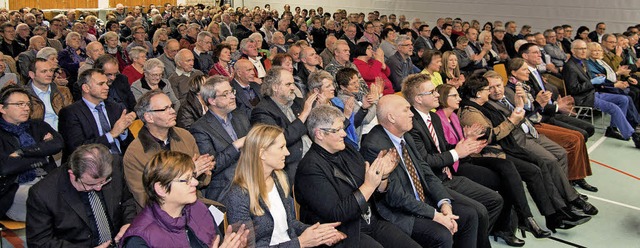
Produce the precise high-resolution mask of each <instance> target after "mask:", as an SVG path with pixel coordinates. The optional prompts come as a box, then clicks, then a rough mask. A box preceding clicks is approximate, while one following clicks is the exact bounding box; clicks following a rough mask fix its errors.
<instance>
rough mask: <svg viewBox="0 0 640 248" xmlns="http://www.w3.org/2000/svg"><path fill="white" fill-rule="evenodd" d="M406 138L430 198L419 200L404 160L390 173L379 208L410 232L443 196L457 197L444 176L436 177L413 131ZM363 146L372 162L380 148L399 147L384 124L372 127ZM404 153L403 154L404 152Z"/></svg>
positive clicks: (432, 212)
mask: <svg viewBox="0 0 640 248" xmlns="http://www.w3.org/2000/svg"><path fill="white" fill-rule="evenodd" d="M404 140H405V142H406V145H407V150H408V152H409V156H410V157H411V161H413V164H414V166H415V168H416V171H417V173H418V176H419V177H420V179H421V180H420V181H421V183H422V186H423V189H424V193H425V197H426V199H425V201H426V202H422V201H418V200H416V197H415V194H414V192H413V188H412V186H411V178H409V175H408V174H407V172H406V171H405V169H404V164H402V163H403V162H402V160H400V161H398V163H399V164H398V166H397V167H396V168H395V170H394V171H393V172H391V174H390V175H389V183H388V186H387V193H386V194H385V196H384V199H383V200H382V204H378V211H379V212H380V215H382V217H384V218H385V219H386V220H388V221H389V222H391V223H393V224H396V225H397V226H398V227H399V228H400V229H402V230H403V231H404V232H406V233H409V234H410V233H412V232H413V225H414V222H415V219H416V218H426V219H433V217H434V214H435V213H436V209H435V208H434V207H433V206H437V203H438V202H439V201H440V200H442V199H450V200H454V199H453V198H452V197H451V195H450V194H449V193H448V192H447V190H446V189H445V187H444V186H443V185H442V181H441V180H440V178H438V177H436V176H435V175H434V174H433V172H432V171H431V168H429V165H427V163H426V162H424V160H422V159H421V158H420V155H419V154H418V152H417V149H416V145H415V143H414V142H413V138H412V137H411V135H409V134H408V133H405V134H404ZM361 147H362V148H361V149H360V152H361V153H362V154H363V156H364V158H365V160H367V161H369V163H372V162H373V161H374V160H375V159H376V157H377V156H378V153H379V152H380V151H382V150H386V149H389V148H394V149H395V147H394V145H393V142H392V141H391V139H390V138H389V136H388V135H387V133H386V132H385V131H384V129H383V127H382V126H381V125H377V126H375V127H374V128H373V129H371V131H370V132H369V133H368V134H367V136H365V138H364V139H363V141H362V144H361ZM400 156H402V155H401V154H400Z"/></svg>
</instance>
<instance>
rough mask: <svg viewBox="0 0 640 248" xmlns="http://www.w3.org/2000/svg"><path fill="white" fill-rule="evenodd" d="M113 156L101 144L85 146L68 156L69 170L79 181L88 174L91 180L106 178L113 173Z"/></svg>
mask: <svg viewBox="0 0 640 248" xmlns="http://www.w3.org/2000/svg"><path fill="white" fill-rule="evenodd" d="M112 163H113V156H112V155H111V153H110V152H109V148H107V147H106V146H105V145H102V144H87V145H82V146H80V147H78V148H76V150H75V151H73V153H71V156H69V169H70V170H71V172H73V175H75V176H76V180H78V179H80V177H82V175H83V174H85V173H88V174H89V176H90V177H91V178H93V179H97V178H102V177H108V176H109V175H111V172H113V165H112Z"/></svg>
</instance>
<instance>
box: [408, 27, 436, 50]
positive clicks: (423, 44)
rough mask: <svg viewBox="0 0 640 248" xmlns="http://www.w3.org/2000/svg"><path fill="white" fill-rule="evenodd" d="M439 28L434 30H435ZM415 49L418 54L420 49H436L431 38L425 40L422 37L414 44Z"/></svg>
mask: <svg viewBox="0 0 640 248" xmlns="http://www.w3.org/2000/svg"><path fill="white" fill-rule="evenodd" d="M435 29H437V28H434V30H435ZM413 47H414V48H415V51H414V52H416V53H417V52H418V50H420V49H424V50H425V51H426V50H429V49H436V47H435V45H434V44H433V42H431V40H430V38H424V37H422V36H420V37H418V39H416V42H415V44H413Z"/></svg>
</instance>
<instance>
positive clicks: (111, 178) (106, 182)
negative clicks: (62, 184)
mask: <svg viewBox="0 0 640 248" xmlns="http://www.w3.org/2000/svg"><path fill="white" fill-rule="evenodd" d="M111 180H113V177H111V176H109V177H107V179H105V180H104V181H102V182H99V183H94V184H87V183H84V182H83V181H82V179H80V178H78V181H80V184H82V187H83V188H84V190H85V191H87V187H89V188H91V189H94V188H96V187H100V188H102V187H104V186H105V185H107V184H108V183H110V182H111Z"/></svg>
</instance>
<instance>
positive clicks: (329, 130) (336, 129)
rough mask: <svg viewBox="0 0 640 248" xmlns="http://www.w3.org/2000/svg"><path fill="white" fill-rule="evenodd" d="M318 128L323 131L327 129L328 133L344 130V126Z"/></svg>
mask: <svg viewBox="0 0 640 248" xmlns="http://www.w3.org/2000/svg"><path fill="white" fill-rule="evenodd" d="M318 129H320V130H322V131H325V132H327V133H337V132H340V131H342V130H344V128H330V127H321V128H318Z"/></svg>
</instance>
